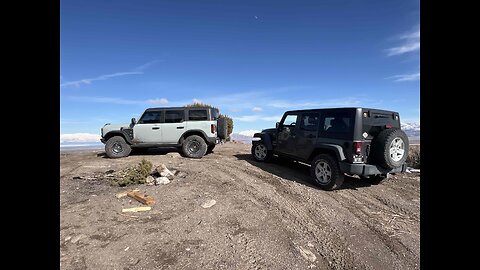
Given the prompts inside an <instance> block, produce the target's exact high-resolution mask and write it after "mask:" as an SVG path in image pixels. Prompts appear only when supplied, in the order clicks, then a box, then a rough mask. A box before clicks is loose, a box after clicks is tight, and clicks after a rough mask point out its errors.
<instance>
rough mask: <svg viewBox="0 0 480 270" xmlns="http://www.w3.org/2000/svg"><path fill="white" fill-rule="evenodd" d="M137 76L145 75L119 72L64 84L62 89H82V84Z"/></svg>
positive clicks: (134, 72) (136, 72)
mask: <svg viewBox="0 0 480 270" xmlns="http://www.w3.org/2000/svg"><path fill="white" fill-rule="evenodd" d="M136 74H143V72H142V71H131V72H117V73H113V74H107V75H101V76H98V77H95V78H89V79H81V80H78V81H71V82H66V83H62V84H60V87H66V86H74V87H80V86H81V85H82V84H91V83H92V82H93V81H102V80H107V79H110V78H114V77H121V76H127V75H136Z"/></svg>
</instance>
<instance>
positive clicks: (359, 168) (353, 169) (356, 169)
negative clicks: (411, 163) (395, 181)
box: [340, 162, 407, 176]
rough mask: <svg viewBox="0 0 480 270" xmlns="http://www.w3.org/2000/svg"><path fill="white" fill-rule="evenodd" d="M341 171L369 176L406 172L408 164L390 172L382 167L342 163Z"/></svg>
mask: <svg viewBox="0 0 480 270" xmlns="http://www.w3.org/2000/svg"><path fill="white" fill-rule="evenodd" d="M340 170H341V171H342V172H343V173H346V174H356V175H362V176H368V175H376V174H387V173H400V172H405V171H406V170H407V164H403V165H402V166H400V167H397V168H393V169H391V170H389V169H385V168H382V167H380V166H376V165H370V164H351V163H346V162H340Z"/></svg>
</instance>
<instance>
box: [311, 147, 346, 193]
mask: <svg viewBox="0 0 480 270" xmlns="http://www.w3.org/2000/svg"><path fill="white" fill-rule="evenodd" d="M311 165H312V166H311V167H310V174H311V176H312V177H313V179H314V180H315V184H317V186H319V187H320V188H321V189H323V190H334V189H338V188H340V187H341V186H342V184H343V180H344V179H345V175H344V174H343V173H342V172H341V171H340V167H339V166H338V162H337V160H336V159H335V158H334V157H332V156H331V155H328V154H320V155H318V156H316V157H315V158H314V159H313V161H312V164H311Z"/></svg>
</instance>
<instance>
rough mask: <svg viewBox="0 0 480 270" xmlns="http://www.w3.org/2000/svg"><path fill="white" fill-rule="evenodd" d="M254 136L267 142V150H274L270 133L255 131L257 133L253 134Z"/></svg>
mask: <svg viewBox="0 0 480 270" xmlns="http://www.w3.org/2000/svg"><path fill="white" fill-rule="evenodd" d="M253 137H254V138H260V141H262V142H263V143H264V144H265V146H266V147H267V150H273V146H272V140H271V139H270V136H268V134H264V133H255V134H253ZM253 142H255V141H253ZM253 142H252V143H253Z"/></svg>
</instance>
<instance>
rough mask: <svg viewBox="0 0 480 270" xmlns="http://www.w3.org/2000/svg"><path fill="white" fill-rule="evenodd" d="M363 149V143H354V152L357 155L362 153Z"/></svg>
mask: <svg viewBox="0 0 480 270" xmlns="http://www.w3.org/2000/svg"><path fill="white" fill-rule="evenodd" d="M362 148H363V142H362V141H356V142H353V152H354V153H355V154H357V155H359V154H361V153H362Z"/></svg>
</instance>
